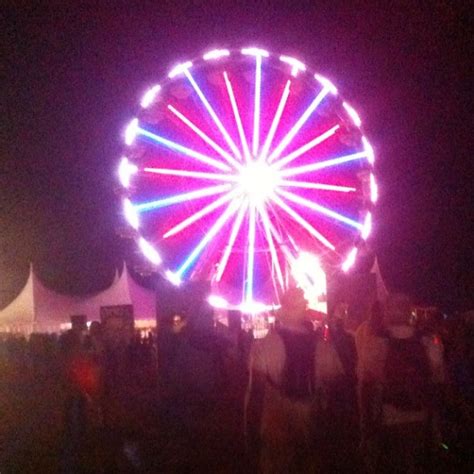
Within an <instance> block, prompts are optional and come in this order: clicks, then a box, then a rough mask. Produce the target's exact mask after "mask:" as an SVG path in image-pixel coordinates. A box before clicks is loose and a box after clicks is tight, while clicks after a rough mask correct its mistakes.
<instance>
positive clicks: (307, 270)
mask: <svg viewBox="0 0 474 474" xmlns="http://www.w3.org/2000/svg"><path fill="white" fill-rule="evenodd" d="M291 270H292V274H293V277H294V279H295V280H296V282H297V284H298V286H299V287H300V288H302V290H303V292H304V296H305V298H306V300H307V301H308V307H309V308H310V309H314V310H316V311H321V312H323V313H326V312H327V306H326V302H325V301H324V300H325V295H326V274H325V273H324V270H323V268H322V267H321V263H320V261H319V258H318V257H317V256H316V255H313V254H311V253H309V252H301V253H300V254H299V255H298V257H297V258H296V259H295V260H293V261H292V263H291Z"/></svg>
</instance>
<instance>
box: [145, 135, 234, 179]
mask: <svg viewBox="0 0 474 474" xmlns="http://www.w3.org/2000/svg"><path fill="white" fill-rule="evenodd" d="M137 134H139V135H142V136H144V137H147V138H149V139H150V140H152V141H153V142H155V143H158V144H160V145H163V146H165V147H166V148H169V149H170V150H173V151H177V152H179V153H181V154H183V155H186V156H189V157H191V158H194V159H196V160H198V161H200V162H201V163H206V164H207V165H209V166H212V167H213V168H217V169H219V170H221V171H231V169H232V168H230V167H229V166H228V165H226V164H225V163H222V162H220V161H218V160H216V159H214V158H211V157H210V156H206V155H204V154H202V153H199V152H197V151H195V150H192V149H191V148H188V147H186V146H184V145H180V144H179V143H176V142H174V141H172V140H169V139H168V138H164V137H161V136H160V135H157V134H156V133H152V132H149V131H148V130H145V129H144V128H141V127H139V128H138V129H137Z"/></svg>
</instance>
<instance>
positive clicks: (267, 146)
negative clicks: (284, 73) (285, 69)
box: [260, 81, 291, 161]
mask: <svg viewBox="0 0 474 474" xmlns="http://www.w3.org/2000/svg"><path fill="white" fill-rule="evenodd" d="M290 86H291V81H287V82H286V86H285V88H284V89H283V94H282V95H281V99H280V102H279V103H278V107H277V110H276V112H275V117H273V121H272V125H271V126H270V130H269V132H268V135H267V138H266V139H265V143H264V145H263V148H262V152H261V157H260V159H261V160H262V161H265V160H266V158H267V154H268V150H269V149H270V146H271V144H272V141H273V137H274V136H275V132H276V130H277V128H278V125H279V123H280V120H281V116H282V114H283V110H284V109H285V105H286V101H287V100H288V96H289V95H290Z"/></svg>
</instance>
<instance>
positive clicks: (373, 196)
mask: <svg viewBox="0 0 474 474" xmlns="http://www.w3.org/2000/svg"><path fill="white" fill-rule="evenodd" d="M378 198H379V189H378V186H377V183H376V182H375V176H374V175H373V174H372V173H370V200H371V201H372V202H373V203H376V202H377V199H378Z"/></svg>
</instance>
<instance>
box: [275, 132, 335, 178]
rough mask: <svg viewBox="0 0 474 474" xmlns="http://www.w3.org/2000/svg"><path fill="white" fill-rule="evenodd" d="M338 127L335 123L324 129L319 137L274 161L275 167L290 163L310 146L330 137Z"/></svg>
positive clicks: (310, 147) (312, 146)
mask: <svg viewBox="0 0 474 474" xmlns="http://www.w3.org/2000/svg"><path fill="white" fill-rule="evenodd" d="M338 129H339V125H335V126H334V127H332V128H330V129H329V130H327V131H325V132H324V133H322V134H321V135H319V137H316V138H314V139H313V140H311V141H310V142H308V143H306V145H303V146H302V147H300V148H298V149H297V150H295V151H294V152H293V153H290V154H289V155H287V156H285V157H284V158H282V159H280V160H278V161H277V162H276V163H275V167H276V168H278V169H280V168H283V166H285V165H287V164H288V163H291V162H292V161H293V160H295V159H296V158H299V157H300V156H301V155H303V154H304V153H306V152H307V151H309V150H311V149H312V148H314V147H316V146H317V145H319V144H320V143H322V142H324V141H325V140H327V139H328V138H330V137H332V136H333V135H334V134H335V133H336V132H337V130H338Z"/></svg>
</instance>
